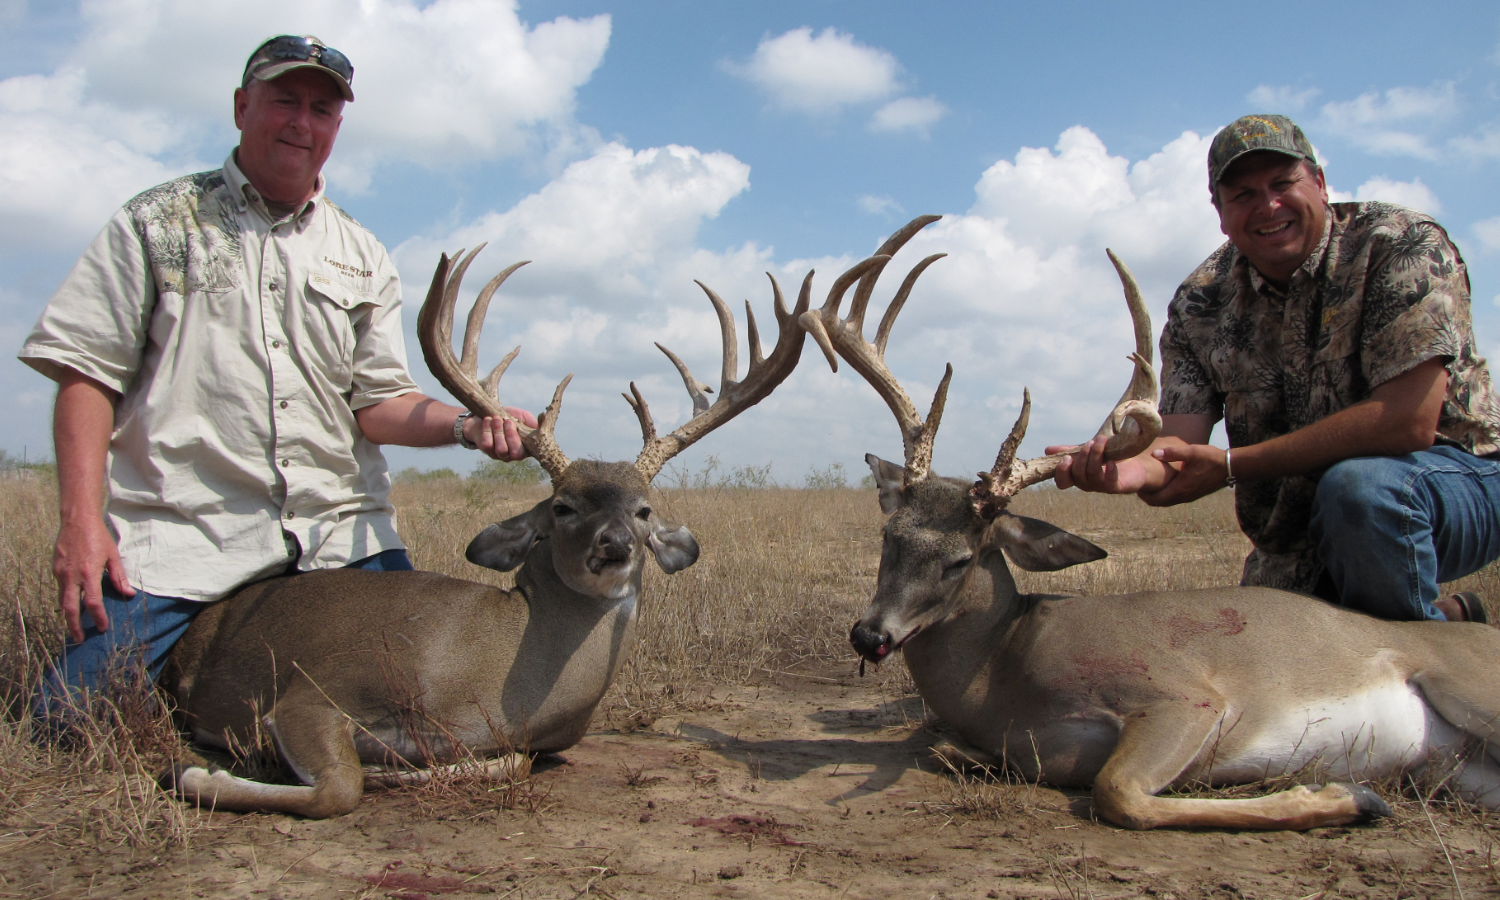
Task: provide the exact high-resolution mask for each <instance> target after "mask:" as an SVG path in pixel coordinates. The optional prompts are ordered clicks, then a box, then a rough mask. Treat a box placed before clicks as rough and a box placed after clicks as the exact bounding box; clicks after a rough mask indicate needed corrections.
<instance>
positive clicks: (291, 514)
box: [286, 512, 297, 519]
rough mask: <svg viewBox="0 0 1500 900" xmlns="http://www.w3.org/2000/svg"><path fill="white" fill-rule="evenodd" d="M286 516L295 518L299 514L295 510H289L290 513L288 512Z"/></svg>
mask: <svg viewBox="0 0 1500 900" xmlns="http://www.w3.org/2000/svg"><path fill="white" fill-rule="evenodd" d="M286 517H287V518H288V519H295V518H297V514H296V513H294V512H288V513H287V514H286Z"/></svg>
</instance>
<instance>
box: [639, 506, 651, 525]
mask: <svg viewBox="0 0 1500 900" xmlns="http://www.w3.org/2000/svg"><path fill="white" fill-rule="evenodd" d="M635 517H636V518H637V519H640V520H641V521H642V522H645V521H648V520H650V518H651V507H649V506H643V507H641V508H640V509H639V510H637V511H636V514H635Z"/></svg>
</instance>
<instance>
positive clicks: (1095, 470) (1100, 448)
mask: <svg viewBox="0 0 1500 900" xmlns="http://www.w3.org/2000/svg"><path fill="white" fill-rule="evenodd" d="M1108 443H1109V439H1108V438H1103V437H1096V438H1094V439H1093V440H1091V441H1089V442H1088V443H1087V444H1084V445H1082V446H1081V447H1079V448H1078V452H1076V453H1074V454H1073V455H1072V456H1069V457H1067V458H1066V459H1064V460H1063V461H1062V462H1060V463H1058V466H1057V474H1056V475H1055V476H1054V477H1053V480H1054V481H1055V482H1056V483H1057V486H1058V487H1059V488H1070V487H1076V488H1078V489H1079V490H1081V491H1090V492H1095V493H1101V494H1134V493H1138V492H1140V491H1142V490H1145V489H1146V488H1147V487H1148V486H1149V484H1150V482H1149V480H1148V472H1147V468H1146V467H1147V463H1145V462H1143V461H1142V459H1141V457H1138V456H1137V457H1132V458H1130V459H1122V460H1119V461H1117V462H1107V461H1105V459H1104V446H1105V445H1106V444H1108ZM1067 449H1068V448H1067V447H1066V446H1056V447H1048V448H1047V451H1046V452H1047V453H1048V454H1052V453H1061V452H1063V451H1065V450H1067Z"/></svg>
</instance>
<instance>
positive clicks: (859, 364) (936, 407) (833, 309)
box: [798, 216, 953, 484]
mask: <svg viewBox="0 0 1500 900" xmlns="http://www.w3.org/2000/svg"><path fill="white" fill-rule="evenodd" d="M941 218H942V216H918V217H917V218H915V219H912V220H911V221H910V222H908V223H907V224H906V226H905V227H903V228H902V229H901V230H900V231H897V232H896V233H895V234H893V235H891V236H890V238H888V239H887V240H886V242H885V243H884V244H881V245H880V249H878V250H876V251H875V255H874V256H871V257H870V258H869V259H866V260H864V261H863V262H860V263H858V264H857V265H855V266H853V267H852V268H850V269H849V270H848V271H847V272H845V273H844V274H842V275H840V276H839V277H838V280H837V281H835V282H834V283H833V287H831V288H829V289H828V300H827V302H825V303H824V304H823V308H822V309H821V310H819V311H817V312H807V313H803V314H802V316H800V317H799V320H798V321H800V322H801V323H802V327H803V328H805V329H806V330H807V331H808V332H809V333H810V334H812V336H813V339H814V340H816V341H817V342H818V346H819V347H822V348H823V355H824V356H826V357H828V364H829V365H830V366H832V367H833V370H834V371H835V372H837V371H838V370H839V364H838V359H837V357H835V356H834V353H835V351H837V353H838V356H842V357H843V358H844V359H845V360H847V361H848V363H849V365H850V367H852V368H853V369H854V371H856V372H858V373H859V374H860V375H862V376H864V379H865V380H866V381H868V382H869V383H870V385H871V387H873V388H875V391H876V392H877V393H878V394H880V396H881V397H883V398H884V399H885V403H886V405H887V406H889V407H890V408H891V412H892V413H894V414H895V415H896V423H897V425H899V426H900V428H901V443H902V449H903V451H904V452H905V457H906V483H907V484H911V483H912V482H915V481H920V480H922V479H923V478H926V477H927V476H928V474H929V473H930V472H931V469H932V442H933V439H934V438H935V437H937V429H938V423H939V422H940V421H942V418H943V404H944V403H945V402H946V401H947V398H948V382H949V381H950V380H951V379H952V378H953V366H951V365H950V366H948V369H947V371H946V372H945V373H944V374H943V380H942V382H941V383H939V384H938V389H937V393H936V394H934V395H933V398H932V406H931V408H930V410H929V411H928V413H927V418H926V420H923V419H922V417H921V416H920V415H918V414H917V408H916V406H915V405H913V404H912V402H911V398H910V397H908V396H907V395H906V392H905V391H904V390H902V389H901V385H900V384H899V383H898V382H897V381H896V378H895V376H893V375H892V374H891V372H890V369H887V368H886V365H885V345H886V341H887V340H888V339H889V338H890V336H891V326H892V325H894V324H895V323H896V316H897V315H899V314H900V313H901V307H902V306H904V305H905V304H906V298H907V297H908V296H909V295H910V294H911V289H912V287H913V286H914V285H915V284H916V283H917V278H918V277H919V276H921V274H922V273H923V272H924V271H926V269H927V267H928V266H930V265H932V264H933V263H935V262H937V261H938V260H940V259H942V258H943V257H944V256H947V255H948V254H946V253H934V254H933V255H932V256H929V257H927V258H926V259H924V260H922V261H921V262H919V263H917V264H916V265H915V266H913V267H912V270H911V271H910V272H909V273H907V275H906V280H905V281H903V282H902V283H901V289H900V290H899V291H897V292H896V296H895V299H893V300H891V304H890V306H888V307H886V310H885V315H884V316H883V317H882V318H881V320H880V327H879V328H877V329H876V330H875V342H874V343H873V344H872V343H870V342H868V341H866V340H865V336H864V329H865V308H866V307H867V306H868V305H869V303H870V295H871V294H872V293H874V291H875V282H876V281H877V280H879V278H880V273H881V272H883V271H885V266H886V263H888V262H890V261H891V257H892V256H894V255H895V254H896V251H898V250H900V249H901V248H902V247H903V246H905V245H906V242H907V241H909V240H911V239H912V237H914V236H915V235H916V233H917V232H919V231H921V230H922V229H923V228H926V227H927V226H928V225H931V224H932V223H933V222H936V221H937V220H938V219H941ZM856 280H858V281H859V287H858V288H857V289H856V290H855V292H854V300H853V301H852V302H851V303H850V305H849V315H848V317H847V318H843V319H841V318H839V305H840V304H841V303H842V302H843V300H844V292H845V291H847V290H848V289H849V286H850V285H851V284H853V283H854V282H855V281H856Z"/></svg>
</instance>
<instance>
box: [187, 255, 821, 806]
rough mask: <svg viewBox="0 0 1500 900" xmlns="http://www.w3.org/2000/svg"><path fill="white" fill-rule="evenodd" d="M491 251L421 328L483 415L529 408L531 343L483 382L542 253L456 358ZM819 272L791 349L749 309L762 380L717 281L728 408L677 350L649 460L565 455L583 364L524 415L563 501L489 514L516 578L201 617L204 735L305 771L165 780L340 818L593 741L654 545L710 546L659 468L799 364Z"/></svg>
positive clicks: (198, 713)
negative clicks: (268, 749)
mask: <svg viewBox="0 0 1500 900" xmlns="http://www.w3.org/2000/svg"><path fill="white" fill-rule="evenodd" d="M478 252H479V249H475V250H474V251H473V252H472V253H470V254H469V255H468V256H466V257H464V258H463V259H462V261H461V262H458V264H457V265H456V267H455V266H454V265H453V261H452V260H450V259H449V258H448V257H447V256H446V255H445V256H444V257H443V258H442V260H441V261H440V262H439V263H438V267H437V272H436V274H434V275H433V280H432V287H431V289H430V290H429V292H428V294H427V299H426V302H425V303H423V305H422V311H421V314H420V315H419V316H418V325H417V328H418V333H419V335H420V337H421V342H422V351H423V355H424V356H425V357H426V360H427V364H428V367H429V368H431V369H432V372H433V374H434V375H436V376H437V378H438V380H439V381H440V382H442V384H443V386H444V387H446V388H447V389H448V390H449V391H451V392H452V393H453V395H454V396H455V397H457V398H459V400H460V401H461V402H462V403H463V404H464V405H465V406H466V407H468V408H469V409H470V410H471V411H472V412H473V413H475V414H476V415H493V416H505V417H507V418H511V417H510V415H509V413H507V412H506V410H505V408H504V406H503V405H502V404H501V403H500V400H499V397H498V390H499V382H500V378H501V376H502V375H503V374H504V372H505V369H506V367H507V366H508V365H509V364H510V362H511V360H512V359H514V358H515V355H516V353H517V352H518V351H519V349H520V348H517V349H516V350H515V351H512V352H511V353H510V354H509V355H508V356H506V357H505V359H504V360H503V361H502V362H501V363H500V364H499V365H498V366H497V367H496V368H495V369H494V371H493V372H491V373H490V374H489V376H488V377H487V378H485V379H484V380H483V381H482V382H481V381H480V380H479V378H478V374H477V364H478V355H479V350H478V347H479V333H480V329H481V327H482V325H483V322H484V317H485V312H486V310H487V309H488V306H489V302H490V299H491V297H492V296H493V295H494V293H495V291H496V290H497V289H498V288H499V287H500V285H501V284H502V283H503V282H504V281H505V279H506V278H507V277H508V276H509V275H510V274H511V273H512V272H514V271H515V270H516V269H517V268H519V267H520V266H521V265H524V263H517V264H516V265H513V266H511V267H510V268H508V269H506V270H505V271H503V272H501V273H500V274H499V275H497V276H496V277H495V278H494V279H493V280H492V281H491V282H490V283H489V284H488V285H486V286H485V288H484V290H482V291H481V292H480V293H479V296H478V298H477V299H476V300H475V303H474V308H473V311H472V312H470V314H469V321H468V327H467V329H466V331H465V334H464V342H463V355H462V358H460V359H455V358H454V355H453V342H452V332H453V309H454V304H455V301H456V300H457V297H458V292H459V285H460V283H461V281H462V279H463V276H464V272H465V270H466V269H467V268H468V266H469V263H470V262H472V261H473V259H474V256H475V254H477V253H478ZM461 253H462V251H460V254H461ZM811 281H812V273H808V277H807V279H806V280H805V281H804V282H803V285H802V293H801V296H800V297H799V298H798V301H797V306H796V309H795V310H793V311H792V312H788V311H787V309H786V304H785V302H784V301H783V299H782V296H781V289H780V287H779V286H778V285H776V280H775V279H774V278H772V279H771V284H772V287H773V291H774V294H775V308H776V319H777V323H778V326H779V327H778V335H777V342H776V347H775V349H774V350H773V351H772V352H771V355H770V356H769V357H765V358H762V356H761V346H760V337H759V334H758V333H757V331H756V327H755V316H754V314H753V313H750V318H749V344H750V356H751V359H750V365H749V369H748V371H747V373H746V375H745V379H744V380H743V381H739V380H737V378H738V370H739V364H738V357H737V347H738V340H737V338H736V335H735V325H734V317H733V315H732V314H731V312H730V310H729V307H728V306H727V305H725V303H724V302H723V301H722V300H720V299H719V297H718V296H717V295H716V294H715V293H714V292H713V291H711V290H709V289H708V288H707V287H706V286H703V285H702V283H701V282H700V283H699V286H700V287H703V290H704V292H705V293H707V294H708V297H709V300H710V301H711V302H712V303H713V306H714V309H715V311H716V312H717V313H718V316H719V323H720V327H721V331H722V335H723V344H724V362H723V373H722V374H723V377H722V379H721V381H720V391H719V397H718V399H717V401H715V402H714V403H712V404H710V403H709V401H708V398H707V396H706V395H705V392H706V391H711V390H712V388H710V387H708V386H707V385H704V384H701V383H700V382H699V381H698V380H697V379H696V378H694V377H693V375H692V373H691V372H689V371H688V368H687V366H686V365H684V364H683V363H682V361H681V360H680V359H678V358H677V357H676V356H675V355H674V354H673V353H672V352H671V351H669V350H667V349H666V348H665V347H661V349H662V352H664V353H666V355H667V356H668V357H669V358H670V359H671V360H672V363H673V364H674V365H675V366H676V367H677V369H678V371H679V373H680V374H681V375H682V380H683V382H684V383H685V384H686V385H687V389H688V393H689V394H690V395H691V396H692V399H693V415H692V418H690V419H689V420H688V421H687V422H686V423H685V424H683V425H682V427H680V428H678V429H677V430H676V431H674V432H672V433H671V434H668V435H666V436H665V437H660V438H659V437H657V435H656V428H655V425H654V424H653V422H652V419H651V413H650V411H649V410H648V409H647V407H646V402H645V400H644V399H643V398H642V396H641V393H640V391H638V390H637V389H636V387H635V385H634V384H632V385H631V386H630V387H631V396H627V397H626V399H627V400H628V401H629V402H630V404H631V406H632V407H633V408H634V409H635V412H636V415H637V417H638V418H639V419H640V423H641V430H642V434H643V438H644V442H645V448H644V449H643V450H642V451H641V453H640V456H639V457H638V458H637V459H636V461H635V463H634V464H631V463H624V462H621V463H604V462H596V461H592V460H579V461H577V462H570V461H569V460H568V458H567V457H566V456H565V455H563V452H562V450H561V449H559V447H558V445H557V443H556V441H555V439H554V437H553V428H554V426H555V425H556V422H557V414H558V408H559V406H560V404H561V402H562V394H563V391H564V389H566V387H567V385H568V381H569V379H571V378H572V376H571V375H570V376H568V378H565V379H563V382H562V383H561V384H560V385H558V387H557V391H556V393H554V395H553V397H552V402H551V404H550V405H548V407H547V410H546V412H544V413H543V414H542V415H541V416H540V417H539V420H538V425H537V427H536V428H535V429H530V428H527V427H525V426H524V425H520V424H519V423H518V428H519V430H520V431H521V434H522V440H523V442H524V443H525V446H526V448H527V450H528V451H529V452H530V453H531V455H533V456H534V457H536V459H537V460H538V461H539V462H540V463H541V465H542V467H543V468H544V469H546V471H547V473H548V474H549V475H551V477H552V496H551V497H549V498H548V499H546V500H544V501H542V502H541V503H539V504H537V505H536V506H535V507H533V508H532V509H531V510H530V511H529V512H526V513H523V514H521V515H519V516H516V517H514V518H512V519H508V520H506V521H504V522H500V523H498V524H495V525H491V526H489V527H488V528H486V529H485V530H484V531H483V532H482V533H480V534H479V536H478V537H476V538H474V540H473V542H472V543H470V544H469V547H468V551H467V554H466V555H467V557H468V559H469V560H470V561H471V562H474V563H477V564H478V565H481V566H487V567H489V568H492V569H497V570H499V571H502V572H506V571H510V570H511V569H514V568H515V567H516V566H518V565H519V566H520V567H521V569H520V571H519V572H517V573H516V587H515V589H514V590H511V591H502V590H498V589H496V588H492V587H488V586H486V585H482V584H475V583H473V582H469V581H463V580H459V579H456V578H448V577H446V576H443V575H438V574H434V573H429V572H364V571H356V570H350V569H333V570H326V571H321V572H314V573H309V574H305V575H296V576H292V577H286V578H273V579H270V580H268V581H262V582H258V583H256V584H252V585H250V586H248V587H246V588H243V589H242V590H240V591H239V592H237V593H236V594H234V595H233V596H231V597H229V598H227V599H225V600H223V601H221V602H219V603H216V604H214V605H213V606H212V607H210V608H209V609H207V610H205V611H204V612H202V613H201V614H199V616H198V617H197V618H196V619H195V620H194V621H193V624H192V625H191V627H189V629H188V631H187V634H186V635H185V636H184V637H183V638H182V640H181V641H180V642H179V643H178V644H177V646H176V647H175V648H174V649H173V651H172V656H171V665H170V666H169V667H168V677H167V678H164V684H165V685H166V686H167V688H168V690H169V692H170V693H171V694H172V695H173V697H174V699H175V701H176V703H177V708H178V709H179V710H180V712H181V713H182V715H183V717H184V718H185V721H186V723H187V725H188V727H189V728H190V729H191V732H192V733H193V735H194V736H195V737H196V738H197V740H198V741H200V742H201V743H204V744H207V745H209V746H214V747H219V748H234V747H253V746H255V745H256V743H257V738H258V736H259V735H260V734H263V733H266V734H269V735H270V737H271V738H272V739H273V740H274V741H275V745H276V748H277V750H278V752H279V754H280V756H281V758H282V760H283V761H284V762H285V763H286V765H287V766H288V767H289V768H290V769H291V770H292V771H293V772H294V773H295V774H296V776H297V777H298V778H299V779H300V780H301V781H302V782H303V783H302V784H301V785H270V784H263V783H260V782H256V781H251V780H248V779H244V778H239V777H237V776H234V775H232V774H230V773H229V772H227V771H223V770H217V771H209V770H207V769H205V768H203V767H201V766H188V767H181V768H179V769H177V770H175V771H173V772H169V773H168V774H167V775H165V776H163V784H164V786H167V787H169V788H170V789H172V790H174V791H175V792H176V793H177V794H178V795H179V796H181V797H182V798H184V799H186V800H189V801H192V802H195V803H197V804H199V805H201V806H213V807H217V808H219V809H230V810H270V811H279V812H288V813H296V814H299V815H304V816H311V817H325V816H335V815H341V814H343V813H346V812H349V811H350V810H352V809H354V807H355V806H356V805H357V804H358V803H359V799H360V794H361V792H362V791H363V790H364V788H365V785H366V783H367V782H370V783H377V784H389V783H393V782H401V781H420V780H424V779H425V778H427V777H429V771H430V768H429V767H432V766H435V765H443V764H450V765H452V764H457V762H456V761H459V760H462V759H465V758H474V757H478V758H486V757H490V758H492V761H491V762H490V763H489V765H488V766H487V768H488V770H489V771H490V772H491V773H492V774H500V773H503V772H514V771H517V770H518V769H520V768H523V767H525V766H528V765H529V759H527V758H526V757H525V756H520V755H517V754H515V753H514V752H513V751H516V750H525V751H529V752H533V753H535V752H546V751H557V750H562V749H564V748H567V747H570V746H572V745H573V744H575V743H577V742H578V740H579V739H580V738H582V737H583V735H584V733H585V730H586V729H587V728H588V724H589V720H590V718H591V717H592V715H593V713H594V708H595V707H596V706H597V705H598V703H599V701H600V699H601V698H602V697H603V696H604V693H605V691H606V690H607V689H608V688H609V685H610V683H611V681H612V680H613V679H614V677H615V675H616V673H617V672H619V670H620V666H621V665H622V664H623V663H624V661H625V658H626V656H627V655H628V654H629V653H630V651H631V648H632V646H633V645H634V635H635V624H636V602H637V597H638V595H639V593H640V587H641V567H642V564H643V561H644V559H645V555H646V553H647V551H649V552H650V553H652V554H653V555H654V556H655V557H656V561H657V563H659V564H660V565H661V567H662V569H663V570H664V571H666V572H667V573H669V574H670V573H673V572H676V571H679V570H681V569H684V568H687V567H688V566H690V565H692V564H693V562H694V561H695V560H697V558H698V544H697V542H696V541H695V540H694V539H693V536H692V534H691V533H690V532H689V531H688V530H687V529H686V528H683V527H680V526H677V525H672V524H669V523H667V522H664V521H662V520H661V519H660V518H659V517H658V516H657V514H656V513H655V512H654V511H653V510H652V508H651V505H650V502H649V498H648V492H649V486H650V483H651V480H652V479H653V478H654V477H656V475H657V473H659V472H660V471H661V468H662V466H663V465H664V464H665V463H666V462H667V461H668V460H670V459H671V458H672V457H673V456H675V455H676V454H678V453H679V452H681V451H682V450H684V449H686V448H687V447H688V446H689V445H690V444H692V443H693V442H694V441H697V440H698V439H699V438H701V437H703V436H704V435H706V434H708V433H709V432H710V431H712V430H713V429H715V428H717V427H718V426H720V425H722V424H724V423H725V422H728V421H729V420H730V419H732V418H733V417H734V416H736V415H738V414H739V413H741V412H743V411H744V410H746V409H748V408H749V407H751V406H753V405H755V404H756V403H758V402H759V401H760V400H761V399H763V398H764V397H765V396H766V395H767V394H769V393H770V392H771V391H772V390H773V389H774V388H775V387H776V386H777V385H779V384H780V383H781V382H782V381H784V380H785V379H786V377H787V376H788V375H789V374H791V372H792V369H793V368H795V367H796V365H797V358H798V356H799V354H800V353H801V350H802V343H803V338H804V337H805V335H804V333H803V332H802V330H801V329H800V328H799V327H798V325H797V320H796V317H797V315H799V314H800V313H802V312H803V311H805V310H806V309H807V307H808V292H809V290H810V288H811ZM746 310H747V312H748V311H749V304H748V303H746ZM657 346H658V347H660V346H661V345H660V344H658V345H657ZM496 754H500V756H498V757H496Z"/></svg>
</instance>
